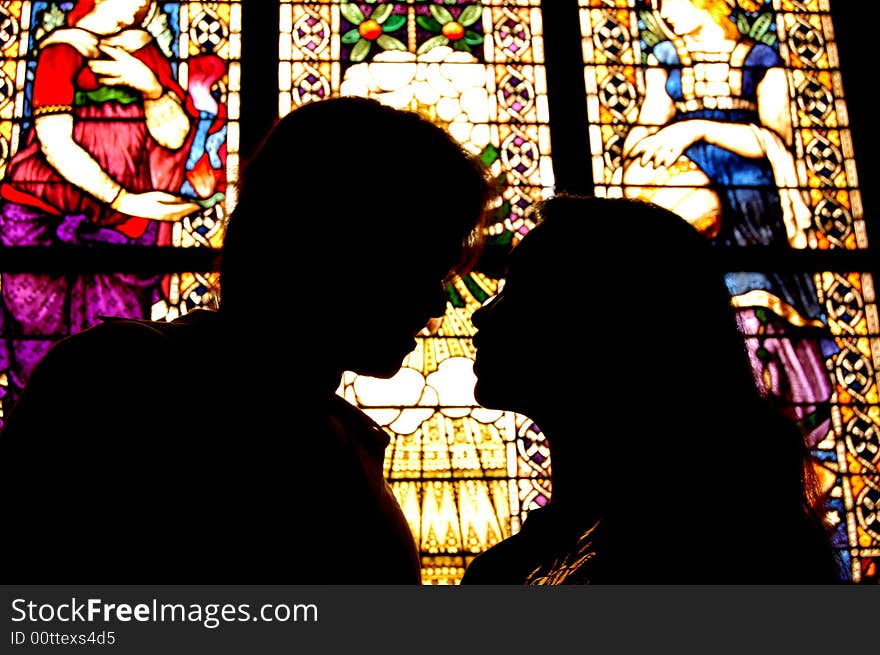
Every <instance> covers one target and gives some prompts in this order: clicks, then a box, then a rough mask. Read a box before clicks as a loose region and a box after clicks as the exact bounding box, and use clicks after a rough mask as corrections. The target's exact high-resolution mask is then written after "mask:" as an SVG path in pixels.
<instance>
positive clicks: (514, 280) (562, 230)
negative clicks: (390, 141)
mask: <svg viewBox="0 0 880 655" xmlns="http://www.w3.org/2000/svg"><path fill="white" fill-rule="evenodd" d="M536 213H537V225H536V227H535V228H534V229H533V230H532V231H531V232H530V233H529V234H528V235H526V236H525V238H524V239H523V240H522V242H521V243H520V244H519V245H518V246H517V247H516V248H514V250H513V252H512V254H511V257H510V260H509V276H508V278H507V282H506V284H505V286H504V288H503V290H502V291H501V293H500V294H499V295H498V296H497V297H496V298H495V299H494V300H492V301H490V302H489V303H488V304H487V305H486V306H484V307H483V308H482V309H480V310H479V311H478V312H477V313H476V314H475V315H474V325H475V326H476V327H477V330H478V331H477V334H476V336H475V338H474V342H475V345H476V349H477V356H476V363H475V367H474V368H475V371H476V373H477V378H478V382H477V387H476V398H477V400H478V401H479V402H480V403H481V404H483V405H486V406H488V407H492V408H498V409H508V410H513V411H517V412H520V413H523V414H526V415H527V416H529V417H531V418H532V419H534V420H535V422H536V423H537V424H538V425H539V426H541V427H542V429H544V430H546V431H547V439H548V441H549V442H550V445H551V448H552V452H553V457H554V458H556V457H557V456H559V457H565V458H566V461H565V465H564V466H565V469H564V470H565V472H566V474H567V475H569V474H573V475H574V477H575V478H576V477H578V476H580V477H581V478H584V479H587V478H588V479H589V489H590V490H595V489H599V490H602V493H601V498H599V499H598V506H597V507H596V508H594V509H593V511H598V513H599V514H600V515H601V516H602V519H601V522H600V528H601V531H600V535H601V536H600V539H601V541H600V544H599V546H598V547H599V548H600V549H601V552H602V553H603V557H602V560H603V563H602V564H601V569H597V573H596V576H597V577H596V579H595V581H596V582H617V583H620V582H638V581H641V582H645V581H653V582H675V581H677V582H701V581H703V582H705V581H712V582H719V581H724V582H731V581H737V580H738V579H739V580H740V581H748V582H780V581H784V582H795V581H802V580H809V581H829V580H831V579H832V578H833V561H832V559H831V555H830V550H829V546H828V542H827V539H826V536H825V534H824V531H823V528H822V526H821V523H820V522H819V521H818V520H817V518H816V516H815V515H814V514H813V513H812V511H811V509H810V508H809V506H808V504H807V501H806V489H807V485H806V482H805V479H804V475H805V471H806V470H808V469H807V468H806V465H807V458H806V451H805V447H804V443H803V439H802V437H801V435H800V432H799V431H798V430H797V428H796V427H795V426H794V425H793V424H792V423H790V422H788V421H786V420H785V419H783V418H782V417H781V416H780V415H779V414H778V413H775V412H774V411H772V410H771V409H770V408H769V407H768V406H767V405H766V404H764V403H763V402H762V400H761V398H760V396H759V395H758V392H757V390H756V388H755V386H754V382H753V380H752V375H751V369H750V366H749V363H748V358H747V355H746V351H745V348H744V345H743V341H742V338H741V336H740V334H739V331H738V329H737V326H736V321H735V317H734V313H733V309H732V307H731V305H730V299H729V295H728V291H727V288H726V285H725V284H724V277H723V271H721V270H719V268H718V267H717V266H716V265H715V263H714V261H713V257H712V254H713V252H714V250H713V248H712V246H710V245H709V242H708V241H707V240H706V239H705V238H704V237H702V236H701V235H700V234H699V233H698V232H697V231H696V230H695V229H694V228H693V227H691V226H690V225H689V224H688V223H687V222H686V221H685V220H684V219H682V218H680V217H678V216H677V215H675V214H673V213H671V212H669V211H667V210H665V209H662V208H660V207H658V206H656V205H652V204H649V203H645V202H642V201H638V200H624V199H600V198H583V197H570V196H557V197H555V198H551V199H550V200H548V201H545V202H543V203H540V204H539V205H538V206H537V211H536ZM757 461H760V465H759V466H760V470H758V469H755V465H756V464H755V462H757ZM552 466H553V471H554V473H553V476H554V481H553V484H554V488H556V486H557V482H560V483H561V482H562V480H561V479H560V480H557V473H559V472H561V471H563V468H562V465H560V466H557V465H556V464H555V463H554V464H552ZM763 472H766V475H764V474H762V473H763ZM564 482H565V486H566V487H567V488H570V487H571V485H572V480H571V475H569V479H567V480H565V481H564ZM574 482H575V484H577V481H576V480H575V481H574ZM560 486H561V485H560ZM586 500H587V501H594V500H596V499H595V498H593V497H592V496H591V497H589V498H587V499H586ZM646 540H647V542H649V543H650V544H651V546H650V548H649V549H648V552H646V551H645V548H644V544H645V543H646ZM768 548H770V549H772V548H779V553H780V554H779V557H778V558H777V559H773V558H772V557H771V556H769V555H768V552H767V551H768ZM783 552H784V554H783Z"/></svg>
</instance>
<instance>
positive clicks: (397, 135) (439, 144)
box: [221, 97, 492, 306]
mask: <svg viewBox="0 0 880 655" xmlns="http://www.w3.org/2000/svg"><path fill="white" fill-rule="evenodd" d="M490 189H491V187H490V184H489V183H488V176H487V173H486V171H485V169H484V168H483V166H482V164H481V163H480V161H479V160H478V159H477V158H476V157H473V156H471V155H469V154H467V153H466V152H465V151H464V150H463V149H462V147H461V146H460V145H459V144H458V143H457V142H456V141H455V140H454V139H453V138H452V137H451V136H450V135H449V134H448V133H447V132H446V131H445V130H443V129H442V128H440V127H438V126H437V125H434V124H433V123H431V122H430V121H428V120H426V119H424V118H422V117H421V116H419V115H418V114H416V113H414V112H410V111H402V110H398V109H394V108H391V107H388V106H385V105H382V104H380V103H379V102H377V101H375V100H370V99H366V98H352V97H344V98H331V99H327V100H322V101H318V102H314V103H311V104H308V105H304V106H302V107H299V108H297V109H295V110H294V111H292V112H291V113H289V114H288V115H286V116H285V117H284V118H282V119H281V120H279V121H278V123H277V124H276V125H275V126H274V128H273V129H272V130H271V132H270V133H269V135H268V137H267V138H266V139H265V141H264V142H263V144H262V145H261V147H260V148H259V149H258V150H257V152H256V154H255V155H254V156H253V158H252V159H251V160H250V161H249V162H248V163H247V164H246V165H245V166H244V167H243V171H242V175H241V179H240V183H239V197H238V203H237V206H236V209H235V211H234V212H233V213H232V216H231V217H230V220H229V226H228V229H227V234H226V240H225V245H224V250H223V260H222V265H221V285H222V302H223V305H224V306H225V305H227V304H228V303H229V302H230V300H231V301H232V303H234V304H236V305H237V304H238V303H241V302H245V301H246V298H247V295H248V293H249V288H252V287H253V285H256V284H259V283H261V282H260V281H261V279H263V281H264V282H265V281H266V280H265V278H271V277H273V276H277V275H279V274H289V273H291V272H293V271H294V270H296V269H302V268H303V266H304V262H305V260H308V262H309V267H311V268H312V269H314V268H315V267H318V268H319V269H320V268H321V267H323V266H325V265H326V266H333V267H336V269H334V270H338V267H339V266H343V267H344V266H346V263H347V262H349V261H352V260H358V259H362V258H364V257H368V256H369V257H374V258H376V259H380V258H387V257H389V256H392V255H394V254H395V252H399V250H400V249H413V250H416V249H417V250H421V251H423V252H426V253H427V252H432V251H433V249H438V250H437V252H440V251H450V252H452V253H453V255H452V261H450V265H451V266H453V267H454V265H455V261H456V260H457V259H459V260H460V261H472V260H473V257H472V256H470V255H472V251H473V250H474V246H475V244H476V243H477V242H478V241H479V235H480V234H481V233H482V226H483V221H484V216H485V212H486V209H487V207H488V205H489V202H490V199H491V196H492V194H491V191H490ZM291 254H293V258H290V257H289V256H290V255H291ZM371 261H372V260H371Z"/></svg>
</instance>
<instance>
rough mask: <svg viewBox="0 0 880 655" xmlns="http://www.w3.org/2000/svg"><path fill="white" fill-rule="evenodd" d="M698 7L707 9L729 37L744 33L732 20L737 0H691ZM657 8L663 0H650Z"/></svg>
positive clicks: (737, 37) (738, 36)
mask: <svg viewBox="0 0 880 655" xmlns="http://www.w3.org/2000/svg"><path fill="white" fill-rule="evenodd" d="M690 2H691V4H693V5H694V6H695V7H696V8H697V9H702V10H704V11H706V12H707V13H708V14H709V15H710V16H711V17H712V20H713V21H715V22H716V23H717V24H718V25H720V26H721V28H722V29H723V30H724V33H725V35H726V36H727V38H729V39H739V38H740V37H741V36H742V34H741V33H740V31H739V28H738V27H737V26H736V24H735V23H734V22H733V21H732V20H731V18H730V16H731V13H732V12H733V9H734V7H736V0H690ZM649 4H653V5H654V6H655V7H657V9H659V8H660V6H661V5H662V4H663V0H649Z"/></svg>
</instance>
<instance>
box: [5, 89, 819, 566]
mask: <svg viewBox="0 0 880 655" xmlns="http://www.w3.org/2000/svg"><path fill="white" fill-rule="evenodd" d="M345 125H358V126H360V127H361V128H362V129H365V130H370V131H372V132H375V133H381V134H383V135H384V136H383V139H384V140H385V151H386V153H387V154H386V155H385V156H382V157H379V156H376V158H375V160H374V161H373V162H372V163H371V164H370V165H369V166H364V167H363V168H361V169H358V168H356V167H348V166H346V165H345V162H344V158H341V157H340V153H343V152H346V151H347V150H348V149H350V147H351V143H350V140H349V138H348V137H347V136H345V134H348V133H350V131H349V130H343V129H340V128H341V126H345ZM437 180H442V181H443V185H442V186H443V188H444V189H446V192H445V193H444V194H443V195H442V196H441V195H437V191H436V189H437V188H438V187H437V184H436V182H437ZM239 198H240V199H239V202H238V205H237V207H236V209H235V211H234V213H233V214H232V216H231V217H230V221H229V226H228V231H227V235H226V241H225V245H224V251H223V261H222V270H221V286H222V291H221V293H222V296H221V306H220V308H219V310H218V311H216V312H209V311H196V312H193V313H191V314H189V315H187V316H184V317H183V318H181V319H178V320H177V321H174V322H172V323H168V324H157V323H151V322H148V321H132V320H123V319H107V320H106V321H105V322H104V323H103V324H101V325H99V326H96V327H94V328H91V329H88V330H86V331H84V332H81V333H79V334H77V335H74V336H72V337H68V338H67V339H64V340H62V341H61V342H59V343H58V344H57V345H56V346H55V347H53V348H52V349H51V350H50V352H49V354H48V355H47V356H46V357H45V358H44V359H43V360H42V362H41V363H40V365H39V366H38V367H37V369H36V370H35V371H34V373H33V376H32V377H31V379H30V382H29V383H28V385H27V387H26V388H25V390H24V392H23V394H22V396H21V399H20V401H19V402H18V404H17V405H16V406H15V407H14V409H13V410H12V412H11V413H10V415H9V417H8V420H7V423H6V426H5V428H4V432H3V435H2V444H3V446H2V447H3V461H4V462H5V471H4V476H3V477H4V480H5V484H6V485H7V489H6V498H7V499H8V501H9V505H8V507H9V510H8V513H7V516H6V521H5V523H6V525H7V526H14V527H12V528H10V531H9V533H8V538H7V545H8V546H9V547H10V550H8V551H7V552H8V553H10V554H9V555H7V562H8V563H10V564H14V565H15V569H16V571H17V575H20V576H21V577H22V578H23V579H27V580H28V581H29V582H33V581H34V578H35V577H38V578H42V579H45V580H52V581H63V580H70V579H74V578H75V579H83V578H84V577H86V576H89V577H91V578H92V579H93V580H95V581H97V582H101V581H104V582H106V581H108V580H110V579H118V578H125V579H128V580H132V579H140V580H149V581H151V582H156V583H163V582H174V583H193V582H199V583H204V582H213V583H221V582H243V581H244V582H258V583H265V582H281V583H296V584H336V583H340V584H364V583H369V584H417V583H418V582H419V581H420V573H419V558H418V553H417V550H416V546H415V542H414V539H413V536H412V534H411V532H410V529H409V526H408V524H407V522H406V520H405V518H404V516H403V513H402V511H401V509H400V507H399V505H398V503H397V501H396V500H395V498H394V496H393V494H392V493H391V491H390V488H389V487H388V485H387V483H386V482H385V480H384V479H383V473H382V461H383V455H384V450H385V447H386V445H387V444H388V437H387V435H386V434H385V432H383V431H382V430H381V429H380V428H379V427H377V426H376V425H375V424H374V423H373V422H372V421H370V419H369V418H367V417H366V415H365V414H363V413H362V412H361V411H360V410H358V409H357V408H355V407H353V406H352V405H350V404H348V403H347V402H346V401H344V400H343V399H341V398H339V397H338V396H337V395H336V394H335V390H336V388H337V387H338V384H339V380H340V376H341V374H342V372H343V371H346V370H351V371H354V372H356V373H360V374H365V375H372V376H378V377H390V376H392V375H393V374H394V373H395V372H396V371H397V370H398V368H399V367H400V365H401V362H402V360H403V358H404V357H405V355H406V354H407V353H408V352H409V351H410V350H411V349H412V348H413V346H414V337H415V335H416V334H417V333H419V332H420V331H421V329H422V328H423V327H424V326H425V325H426V324H427V323H428V321H429V320H430V319H431V318H434V317H438V316H441V315H442V314H443V313H444V312H445V307H446V297H445V292H444V283H445V281H446V280H447V279H448V278H449V276H450V275H452V274H455V273H456V272H462V271H465V270H467V269H468V267H469V266H471V265H472V263H473V262H474V261H475V258H476V256H477V255H478V253H479V249H480V239H481V236H482V233H483V217H484V215H485V213H486V211H487V209H488V208H489V207H490V205H491V203H492V201H493V198H494V195H493V189H492V186H491V185H490V183H489V182H488V177H487V175H486V173H485V171H484V170H483V168H482V167H481V166H480V165H479V163H478V162H477V161H476V160H475V159H474V158H473V157H471V156H469V155H467V154H465V153H464V151H463V150H462V149H461V148H460V146H459V145H458V144H457V143H455V141H454V140H453V139H452V138H451V137H450V136H448V134H447V133H446V132H445V131H444V130H443V129H441V128H439V127H437V126H435V125H433V124H431V123H430V122H428V121H427V120H425V119H423V118H421V117H419V116H418V115H417V114H414V113H410V112H404V111H399V110H395V109H391V108H388V107H385V106H382V105H380V104H378V103H376V102H374V101H371V100H365V99H354V98H336V99H331V100H325V101H321V102H316V103H313V104H310V105H306V106H304V107H301V108H299V109H296V110H295V111H293V112H292V113H290V114H289V115H287V116H286V117H284V118H283V119H281V120H280V121H279V122H278V124H277V125H276V126H275V128H274V129H273V130H272V131H271V133H270V134H269V136H268V137H267V139H266V141H265V142H264V144H263V145H262V147H261V148H260V149H259V151H258V153H257V154H256V155H255V156H254V158H253V159H252V161H250V162H249V163H248V164H247V165H246V166H245V168H244V170H243V176H242V180H241V183H240V196H239ZM536 214H537V216H538V218H539V223H538V225H537V227H536V228H535V229H534V230H533V231H532V232H531V233H529V234H528V235H527V236H526V237H525V238H524V239H523V241H522V242H521V243H520V244H519V245H518V246H516V248H515V249H514V250H513V251H512V255H511V257H510V260H509V267H508V273H509V275H508V278H507V281H506V283H505V286H504V288H503V291H502V292H501V293H500V294H499V295H498V296H497V297H496V298H495V299H493V300H491V301H490V302H489V303H488V304H487V305H486V306H484V307H483V308H482V309H481V310H479V311H478V312H477V313H476V314H475V315H474V324H475V326H476V327H477V328H478V330H479V331H478V334H477V337H476V340H475V343H476V346H477V359H476V364H475V371H476V373H477V376H478V383H477V388H476V397H477V399H478V401H479V402H480V403H481V404H483V405H485V406H486V407H490V408H496V409H505V410H513V411H517V412H520V413H523V414H525V415H528V416H529V417H531V418H533V419H534V420H535V421H536V422H537V423H538V425H540V427H541V428H542V430H543V432H544V433H545V435H546V437H547V439H548V441H549V443H550V446H551V450H552V457H553V460H552V461H553V464H552V466H553V472H552V475H553V480H552V482H553V497H552V500H551V502H550V503H549V505H548V506H547V507H545V508H543V509H541V510H536V511H534V512H532V514H530V516H529V518H528V519H527V520H526V522H525V523H524V526H523V529H522V530H521V531H520V532H519V533H518V534H517V535H515V536H513V537H511V538H509V539H506V540H504V541H502V542H501V543H500V544H498V545H496V546H495V547H493V548H491V549H490V550H489V551H487V552H486V553H484V554H482V555H480V556H478V557H477V558H476V559H475V560H474V561H473V563H472V564H471V565H470V567H469V568H468V570H467V572H466V574H465V578H464V580H463V582H464V583H475V584H481V583H484V584H485V583H489V584H492V583H510V584H557V583H572V582H575V583H586V582H589V583H628V582H638V583H702V582H706V583H725V582H755V583H777V582H834V581H835V580H836V574H835V568H834V566H835V564H834V558H833V554H832V550H831V548H830V545H829V543H828V540H827V537H826V534H825V531H824V526H823V524H822V522H821V520H820V519H819V518H818V515H817V513H816V511H815V510H814V509H813V506H812V504H811V502H812V501H813V498H811V496H810V494H811V490H812V488H813V487H812V486H811V484H810V476H809V472H810V468H809V465H808V460H807V458H806V454H805V449H804V443H803V440H802V438H801V436H800V433H799V432H798V430H797V429H796V427H795V426H794V425H793V424H790V423H788V422H787V421H785V420H784V419H782V418H781V417H780V416H779V414H778V412H776V411H774V410H772V409H771V408H769V407H768V406H767V405H766V404H765V401H763V400H762V399H761V398H760V397H759V395H758V393H757V391H756V390H755V388H754V385H753V383H752V380H751V376H750V369H749V364H748V360H747V357H746V353H745V350H744V346H743V343H742V340H741V338H740V336H739V334H738V332H737V328H736V323H735V320H734V317H733V314H732V313H731V312H732V310H731V308H730V306H729V302H728V295H727V291H726V288H725V286H724V281H723V276H722V274H721V272H720V271H716V270H715V269H714V268H713V266H712V263H711V258H710V248H709V246H708V244H707V243H706V242H705V240H704V239H703V238H702V237H701V236H700V235H699V234H698V233H697V232H696V231H695V230H694V229H693V228H692V227H690V226H689V225H688V224H687V223H686V222H685V221H684V220H682V219H680V218H678V217H677V216H676V215H674V214H672V213H671V212H669V211H667V210H664V209H661V208H659V207H657V206H654V205H651V204H648V203H644V202H640V201H635V200H622V199H621V200H602V199H596V198H583V197H567V196H558V197H556V198H553V199H550V200H548V201H545V202H544V203H541V204H540V205H539V206H538V207H536ZM596 244H602V247H603V249H605V248H607V249H608V250H610V252H608V253H607V257H606V258H603V260H602V261H597V260H592V259H590V258H587V257H585V256H584V254H583V253H584V252H585V250H595V248H593V247H590V248H587V247H588V246H595V245H596ZM534 318H537V319H539V320H533V319H534ZM526 321H528V325H530V326H531V327H530V332H529V339H528V340H527V341H525V343H523V342H522V341H521V334H522V325H523V324H524V322H526ZM200 353H205V354H204V355H203V356H202V355H201V354H200ZM572 370H574V371H578V375H577V376H572V375H569V374H567V371H572ZM585 379H589V381H590V384H589V385H588V386H585V385H584V382H582V381H581V380H585ZM746 441H747V442H749V443H760V444H761V451H762V453H764V457H763V459H762V460H761V461H760V462H754V461H748V460H745V459H743V458H741V457H738V456H737V452H738V444H741V443H744V442H746Z"/></svg>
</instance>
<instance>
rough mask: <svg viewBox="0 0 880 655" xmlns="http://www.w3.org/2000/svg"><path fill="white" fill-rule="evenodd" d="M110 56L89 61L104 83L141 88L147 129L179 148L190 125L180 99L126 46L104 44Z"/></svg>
mask: <svg viewBox="0 0 880 655" xmlns="http://www.w3.org/2000/svg"><path fill="white" fill-rule="evenodd" d="M99 48H100V49H101V51H102V52H104V53H105V54H106V55H107V56H108V57H110V59H98V60H92V61H90V62H89V68H91V70H92V72H93V73H95V75H97V76H98V81H99V82H100V83H101V84H106V85H108V86H127V87H131V88H133V89H137V90H138V91H140V92H141V94H142V95H143V98H144V114H145V115H146V122H147V130H148V131H149V132H150V135H151V136H152V137H153V138H154V139H155V140H156V142H157V143H159V145H161V146H163V147H165V148H169V149H171V150H177V149H178V148H180V147H181V146H182V145H183V144H184V142H185V141H186V137H187V134H189V130H190V124H189V119H188V118H187V115H186V112H185V111H184V109H183V107H182V106H181V101H180V98H178V97H177V96H176V95H175V94H174V93H172V92H170V91H166V90H165V89H163V88H162V84H161V83H160V82H159V78H158V76H157V75H156V74H155V73H154V72H153V71H152V70H151V69H150V67H149V66H147V64H145V63H144V62H143V61H141V60H140V59H138V58H137V57H135V56H133V55H131V54H130V53H128V52H126V51H125V50H124V49H122V48H117V47H114V46H107V45H100V46H99Z"/></svg>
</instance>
